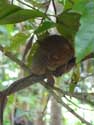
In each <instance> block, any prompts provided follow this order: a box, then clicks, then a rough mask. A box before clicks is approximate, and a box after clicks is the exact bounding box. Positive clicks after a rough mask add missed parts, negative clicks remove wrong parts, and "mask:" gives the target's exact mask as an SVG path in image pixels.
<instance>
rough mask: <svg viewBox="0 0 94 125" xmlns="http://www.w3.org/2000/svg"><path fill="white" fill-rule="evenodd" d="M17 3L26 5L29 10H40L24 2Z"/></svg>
mask: <svg viewBox="0 0 94 125" xmlns="http://www.w3.org/2000/svg"><path fill="white" fill-rule="evenodd" d="M17 1H18V2H19V3H21V4H23V5H25V6H27V7H29V8H32V9H33V10H38V9H36V8H35V7H33V6H31V5H29V4H27V3H25V2H23V1H21V0H17Z"/></svg>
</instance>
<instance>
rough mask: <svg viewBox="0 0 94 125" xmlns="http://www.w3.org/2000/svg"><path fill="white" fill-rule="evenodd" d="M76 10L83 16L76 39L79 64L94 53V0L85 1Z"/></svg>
mask: <svg viewBox="0 0 94 125" xmlns="http://www.w3.org/2000/svg"><path fill="white" fill-rule="evenodd" d="M77 5H78V6H77ZM82 5H83V6H82ZM74 8H75V10H76V11H78V12H80V13H81V14H82V17H81V19H80V24H81V25H80V28H79V31H78V32H77V34H76V37H75V52H76V57H77V62H79V61H81V60H82V59H83V58H84V57H85V56H87V55H88V54H90V53H91V52H94V0H92V1H90V0H83V1H81V2H79V4H76V6H75V7H74Z"/></svg>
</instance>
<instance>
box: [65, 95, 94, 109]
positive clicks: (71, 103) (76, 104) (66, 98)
mask: <svg viewBox="0 0 94 125" xmlns="http://www.w3.org/2000/svg"><path fill="white" fill-rule="evenodd" d="M65 99H66V100H67V101H68V102H70V103H71V104H73V105H74V106H76V107H77V108H79V109H82V110H88V111H94V109H87V108H83V107H80V106H78V105H77V104H76V103H74V102H73V101H71V100H70V99H68V98H67V97H66V96H65Z"/></svg>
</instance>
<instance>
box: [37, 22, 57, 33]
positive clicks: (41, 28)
mask: <svg viewBox="0 0 94 125" xmlns="http://www.w3.org/2000/svg"><path fill="white" fill-rule="evenodd" d="M52 27H55V23H53V22H49V21H45V22H43V23H42V25H40V26H39V27H38V28H37V29H36V30H35V33H41V32H44V31H47V30H48V29H50V28H52Z"/></svg>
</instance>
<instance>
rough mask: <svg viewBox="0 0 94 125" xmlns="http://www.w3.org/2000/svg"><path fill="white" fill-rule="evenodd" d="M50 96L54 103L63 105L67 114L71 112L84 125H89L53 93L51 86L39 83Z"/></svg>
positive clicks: (89, 124)
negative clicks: (54, 100)
mask: <svg viewBox="0 0 94 125" xmlns="http://www.w3.org/2000/svg"><path fill="white" fill-rule="evenodd" d="M41 84H42V85H43V86H44V87H45V88H46V89H47V90H48V91H49V92H50V93H51V94H52V96H53V97H54V98H55V99H56V101H57V102H58V103H60V104H61V105H63V106H64V107H65V108H66V109H67V110H68V111H69V112H71V113H72V114H73V115H74V116H76V117H77V118H78V119H79V120H80V121H81V122H82V123H85V124H86V125H91V123H89V122H88V121H86V120H85V119H83V118H82V117H81V116H80V115H79V114H77V113H76V112H75V111H74V110H73V109H72V108H71V107H69V106H68V105H67V104H66V103H65V102H64V101H63V100H62V99H61V97H60V96H59V95H57V94H56V93H55V92H54V91H53V88H52V87H51V86H48V85H47V83H45V82H42V83H41Z"/></svg>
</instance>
